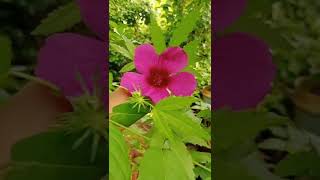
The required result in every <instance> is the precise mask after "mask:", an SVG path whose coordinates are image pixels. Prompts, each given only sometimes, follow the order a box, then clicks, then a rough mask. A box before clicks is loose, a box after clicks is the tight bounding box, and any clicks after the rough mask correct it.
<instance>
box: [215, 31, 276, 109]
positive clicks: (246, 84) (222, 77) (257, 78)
mask: <svg viewBox="0 0 320 180" xmlns="http://www.w3.org/2000/svg"><path fill="white" fill-rule="evenodd" d="M214 44H215V49H214V53H213V65H212V67H213V72H214V73H213V89H212V91H213V95H214V98H213V108H214V109H219V108H221V107H224V106H227V107H231V108H232V109H234V110H241V109H247V108H253V107H255V106H256V105H257V104H258V103H259V102H260V101H261V100H262V99H263V98H264V96H265V95H266V94H267V93H268V91H269V90H270V88H271V83H272V80H273V79H274V77H275V73H276V67H275V65H274V64H273V63H272V56H271V53H270V50H269V48H268V46H267V45H266V44H265V43H264V42H263V41H261V40H259V39H257V38H254V37H252V36H249V35H246V34H244V33H234V34H230V35H227V36H225V37H223V38H221V39H218V40H216V42H214Z"/></svg>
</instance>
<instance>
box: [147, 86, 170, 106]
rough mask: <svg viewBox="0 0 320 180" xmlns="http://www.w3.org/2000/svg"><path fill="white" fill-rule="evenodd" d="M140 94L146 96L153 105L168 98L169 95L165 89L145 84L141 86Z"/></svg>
mask: <svg viewBox="0 0 320 180" xmlns="http://www.w3.org/2000/svg"><path fill="white" fill-rule="evenodd" d="M142 94H143V95H144V96H148V97H149V98H150V99H151V100H152V102H153V103H155V104H156V103H158V102H159V101H160V100H161V99H164V98H166V97H168V96H169V95H170V94H169V92H168V90H167V89H165V88H155V87H152V86H149V85H148V84H147V83H144V84H143V90H142Z"/></svg>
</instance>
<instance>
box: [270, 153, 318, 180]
mask: <svg viewBox="0 0 320 180" xmlns="http://www.w3.org/2000/svg"><path fill="white" fill-rule="evenodd" d="M275 173H276V174H278V175H280V176H283V177H287V176H311V177H320V157H319V156H318V155H317V154H316V153H314V152H300V153H296V154H289V155H288V156H287V157H286V158H285V159H283V160H282V161H280V163H279V164H278V165H277V167H276V169H275Z"/></svg>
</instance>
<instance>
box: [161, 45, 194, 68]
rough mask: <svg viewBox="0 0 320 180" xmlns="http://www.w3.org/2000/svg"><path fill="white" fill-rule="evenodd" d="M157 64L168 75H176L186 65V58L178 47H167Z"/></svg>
mask: <svg viewBox="0 0 320 180" xmlns="http://www.w3.org/2000/svg"><path fill="white" fill-rule="evenodd" d="M159 63H160V65H161V66H162V67H163V68H165V69H167V70H168V71H169V72H170V73H177V72H180V71H181V70H182V69H183V68H185V67H186V66H187V65H188V56H187V54H186V53H185V52H184V50H183V49H182V48H180V47H169V48H167V49H166V50H165V51H164V52H163V53H162V54H161V55H160V58H159Z"/></svg>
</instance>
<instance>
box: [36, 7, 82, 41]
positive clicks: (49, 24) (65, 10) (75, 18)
mask: <svg viewBox="0 0 320 180" xmlns="http://www.w3.org/2000/svg"><path fill="white" fill-rule="evenodd" d="M79 22H81V16H80V10H79V7H78V6H77V4H76V3H75V1H72V2H70V3H68V4H66V5H64V6H61V7H59V8H58V9H56V10H54V11H53V12H51V13H50V14H49V15H48V17H47V18H46V19H44V20H42V21H41V24H40V25H39V26H38V27H37V28H36V29H35V30H34V31H33V32H32V33H31V34H33V35H49V34H52V33H56V32H62V31H65V30H67V29H69V28H71V27H72V26H74V25H75V24H77V23H79Z"/></svg>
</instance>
